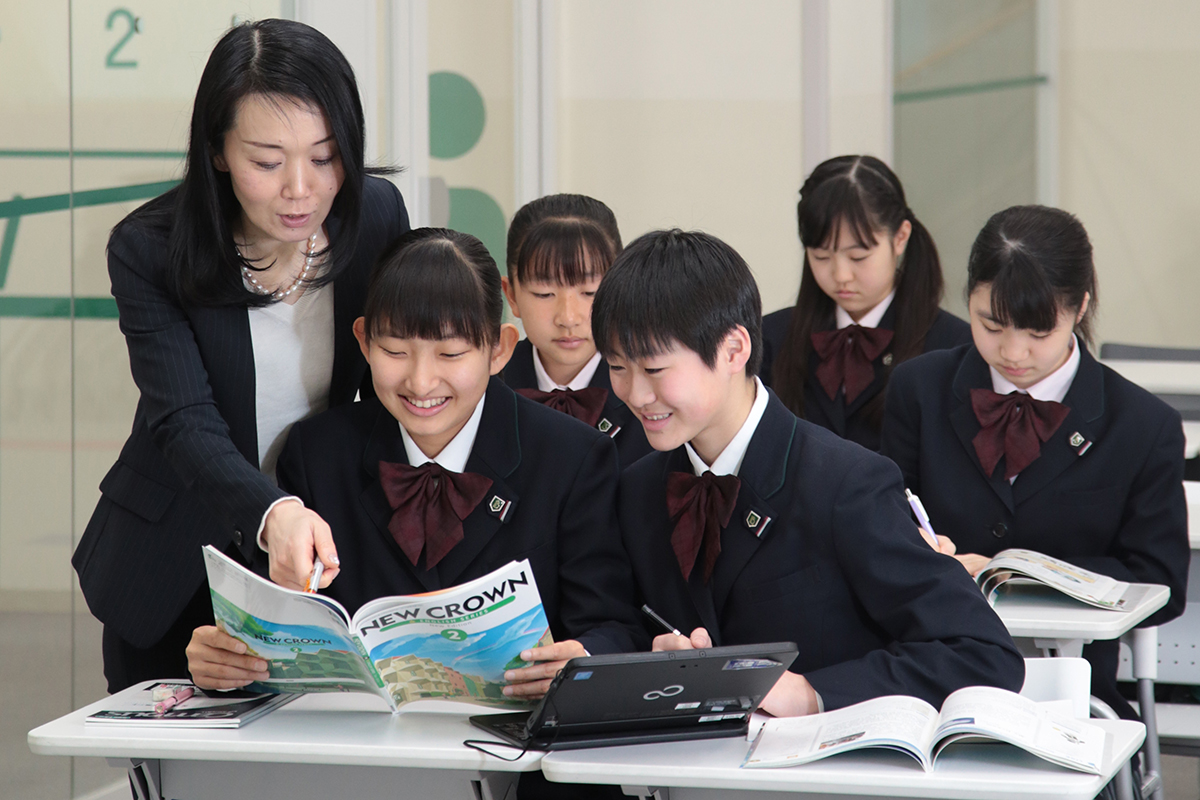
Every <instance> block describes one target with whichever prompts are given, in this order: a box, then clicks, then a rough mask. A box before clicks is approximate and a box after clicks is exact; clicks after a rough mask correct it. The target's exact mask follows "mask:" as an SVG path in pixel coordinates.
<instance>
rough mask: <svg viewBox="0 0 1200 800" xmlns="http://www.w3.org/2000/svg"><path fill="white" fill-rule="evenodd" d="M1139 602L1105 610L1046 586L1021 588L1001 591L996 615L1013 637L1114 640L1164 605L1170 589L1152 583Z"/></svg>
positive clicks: (997, 600) (1136, 584)
mask: <svg viewBox="0 0 1200 800" xmlns="http://www.w3.org/2000/svg"><path fill="white" fill-rule="evenodd" d="M1132 585H1133V586H1146V587H1149V588H1148V591H1147V592H1146V594H1145V595H1143V597H1142V599H1141V601H1140V602H1139V603H1138V604H1137V605H1136V606H1134V607H1133V608H1131V609H1130V610H1128V611H1109V610H1108V609H1104V608H1093V607H1092V606H1089V605H1087V604H1086V603H1082V602H1080V601H1078V600H1073V599H1072V598H1070V597H1067V596H1066V595H1065V594H1062V593H1061V592H1058V591H1056V590H1054V589H1050V588H1044V589H1043V588H1040V587H1024V586H1023V587H1021V589H1020V591H1019V592H1013V593H1012V594H1001V596H1000V597H998V598H997V599H996V606H995V608H996V614H997V615H998V616H999V617H1000V619H1001V620H1002V621H1003V622H1004V626H1005V627H1006V628H1008V632H1009V633H1010V634H1011V635H1013V636H1015V637H1037V638H1042V639H1086V640H1089V641H1095V640H1097V639H1099V640H1105V639H1117V638H1119V637H1120V636H1121V635H1122V634H1125V633H1127V632H1129V631H1130V630H1132V629H1133V628H1134V626H1136V625H1137V624H1138V623H1139V622H1141V621H1142V620H1144V619H1145V618H1146V617H1148V616H1150V615H1151V614H1153V613H1154V612H1155V611H1157V610H1158V609H1160V608H1162V607H1163V606H1165V605H1166V604H1167V600H1168V599H1169V598H1170V597H1171V590H1170V589H1169V588H1167V587H1166V586H1159V585H1157V584H1153V583H1147V584H1138V583H1135V584H1132Z"/></svg>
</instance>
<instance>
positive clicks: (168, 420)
mask: <svg viewBox="0 0 1200 800" xmlns="http://www.w3.org/2000/svg"><path fill="white" fill-rule="evenodd" d="M165 257H166V255H165V247H163V246H161V245H155V244H154V243H152V242H151V241H150V240H149V238H148V237H147V235H146V234H145V233H144V232H142V231H140V230H139V229H138V228H137V227H135V226H133V225H123V226H121V227H120V228H119V229H118V231H117V232H116V233H115V234H114V235H113V238H112V240H111V241H110V242H109V248H108V274H109V278H110V280H111V281H112V293H113V297H114V298H116V301H117V312H118V316H119V323H120V328H121V333H123V334H124V335H125V342H126V345H127V347H128V349H129V364H130V369H131V371H132V373H133V380H134V382H135V383H136V384H137V387H138V390H139V391H140V392H141V404H142V407H143V408H144V410H145V413H146V420H147V426H148V427H149V430H150V435H151V438H152V439H153V441H154V444H155V445H156V446H157V447H158V449H159V450H160V451H161V452H162V453H163V455H164V456H165V457H166V459H167V461H168V462H169V463H170V464H171V466H172V467H174V469H175V472H176V473H177V474H178V477H179V478H180V480H182V481H183V483H184V485H185V486H187V487H188V488H189V489H192V490H195V491H197V492H199V493H200V495H201V496H202V497H203V499H204V502H205V503H206V504H207V505H208V506H209V507H210V508H211V509H212V510H213V511H214V513H216V514H217V516H218V517H219V518H220V519H222V520H223V521H225V522H226V523H227V524H229V525H230V527H231V528H233V529H235V530H240V531H242V532H243V534H244V538H243V541H242V544H241V548H242V550H243V554H244V555H247V557H249V556H251V555H252V554H253V551H254V548H255V543H254V532H255V531H257V530H258V526H259V524H260V523H261V521H262V515H263V512H264V511H265V510H266V509H267V507H268V506H270V504H271V503H272V502H274V501H275V500H277V499H278V498H280V497H283V496H285V495H284V493H283V492H282V491H280V490H279V489H278V488H277V487H276V486H275V485H274V484H272V483H271V481H270V480H269V479H268V478H267V477H266V476H265V475H263V474H262V473H261V472H259V470H258V468H257V467H256V466H255V465H253V464H251V463H249V462H248V461H247V460H246V459H245V458H244V457H243V456H242V454H241V453H240V452H239V451H238V449H237V447H236V446H235V445H234V443H233V440H232V439H231V438H230V434H229V426H228V425H227V424H226V422H225V420H224V418H223V417H222V416H221V413H220V411H219V410H218V409H217V405H216V402H215V401H214V399H213V393H212V388H211V387H210V385H209V379H208V372H207V370H206V369H205V366H204V362H203V360H202V359H201V356H200V350H199V348H198V346H197V344H196V339H195V335H194V333H193V331H192V327H191V323H190V322H189V320H188V316H187V314H186V313H185V312H184V310H183V309H182V308H181V307H180V306H179V305H178V304H177V303H176V302H175V301H174V299H173V298H171V297H170V295H169V294H168V292H167V290H166V287H165V286H164V285H163V282H162V279H161V276H162V274H163V271H164V269H165V265H164V264H162V263H155V261H156V260H158V259H163V258H165Z"/></svg>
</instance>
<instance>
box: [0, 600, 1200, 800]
mask: <svg viewBox="0 0 1200 800" xmlns="http://www.w3.org/2000/svg"><path fill="white" fill-rule="evenodd" d="M68 631H69V632H70V635H64V633H65V632H68ZM72 640H74V641H75V642H76V643H77V647H76V654H77V656H76V658H77V663H75V664H74V665H73V664H72V663H71V647H70V643H71V641H72ZM0 642H4V651H3V658H0V720H3V724H0V776H3V779H4V781H3V783H4V787H5V788H4V797H5V798H11V800H72V798H74V799H75V800H85V798H86V800H119V799H120V798H123V797H128V789H127V788H126V786H125V784H124V773H123V771H122V770H118V769H114V768H112V767H109V766H108V764H107V763H106V762H105V761H104V760H103V759H99V758H76V759H69V758H52V757H47V756H36V755H34V754H33V753H31V752H30V751H29V747H28V745H27V744H26V741H25V736H26V733H27V732H28V731H29V730H30V729H31V728H35V727H37V726H38V725H40V724H42V723H43V722H47V721H49V720H51V719H53V718H55V717H58V716H61V715H62V714H65V713H67V712H68V711H70V710H71V709H72V708H75V707H78V706H81V705H84V704H86V703H89V702H92V701H93V700H96V699H99V698H100V697H103V696H104V694H105V689H104V678H103V675H102V674H101V669H100V625H99V623H97V622H96V621H95V620H94V619H93V618H92V617H91V615H90V614H88V613H87V611H86V608H85V609H84V610H83V611H82V613H77V614H76V615H74V619H72V615H71V614H68V613H47V612H41V613H38V612H28V611H2V612H0ZM72 689H73V691H72ZM46 698H54V699H53V700H52V701H50V702H49V703H48V702H47V700H46ZM1163 773H1164V776H1163V777H1164V786H1165V789H1166V796H1167V798H1168V800H1200V759H1195V758H1189V757H1185V756H1163Z"/></svg>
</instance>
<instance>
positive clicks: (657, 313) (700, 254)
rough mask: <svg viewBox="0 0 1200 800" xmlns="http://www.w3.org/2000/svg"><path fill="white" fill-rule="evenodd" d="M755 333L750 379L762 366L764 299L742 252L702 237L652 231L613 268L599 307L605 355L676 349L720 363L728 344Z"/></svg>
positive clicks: (596, 316)
mask: <svg viewBox="0 0 1200 800" xmlns="http://www.w3.org/2000/svg"><path fill="white" fill-rule="evenodd" d="M738 325H741V326H742V327H744V328H745V329H746V331H747V332H748V333H749V334H750V345H751V346H750V359H749V361H747V362H746V375H747V376H751V377H752V376H754V375H757V374H758V369H759V367H760V366H761V365H762V301H761V300H760V299H759V294H758V284H757V283H756V282H755V281H754V275H753V274H752V273H751V272H750V267H749V266H748V265H747V264H746V262H745V260H744V259H743V258H742V257H741V256H740V255H738V252H737V251H736V250H734V249H733V248H732V247H730V246H729V245H728V244H726V243H725V242H723V241H721V240H720V239H718V238H717V237H715V236H712V235H710V234H707V233H703V232H701V231H686V232H685V231H681V230H679V229H678V228H675V229H672V230H669V231H651V232H650V233H647V234H644V235H643V236H639V237H638V238H637V239H635V240H634V241H633V242H631V243H630V245H629V247H627V248H625V251H624V252H623V253H621V255H620V256H618V257H617V260H616V261H615V262H613V265H612V269H610V270H609V272H608V274H607V275H605V276H604V280H603V281H601V282H600V289H599V290H598V291H597V292H596V299H595V301H593V303H592V339H593V340H594V341H595V342H596V349H597V350H599V351H600V352H601V353H602V354H603V355H604V356H605V357H611V356H613V355H615V354H616V353H617V351H618V350H619V351H620V354H621V355H623V356H624V357H625V358H631V359H641V358H649V357H651V356H655V355H657V354H659V353H662V352H663V351H665V350H668V349H670V348H671V347H672V346H674V345H675V344H676V343H678V344H680V345H683V346H684V347H686V348H687V349H689V350H691V351H692V352H694V353H695V354H696V355H698V356H700V359H701V361H703V362H704V364H705V365H706V366H708V367H709V369H712V368H714V367H715V366H716V364H717V353H718V350H719V349H720V346H721V342H722V341H723V340H724V339H725V337H726V336H727V335H729V332H730V331H732V330H733V329H734V328H735V327H737V326H738Z"/></svg>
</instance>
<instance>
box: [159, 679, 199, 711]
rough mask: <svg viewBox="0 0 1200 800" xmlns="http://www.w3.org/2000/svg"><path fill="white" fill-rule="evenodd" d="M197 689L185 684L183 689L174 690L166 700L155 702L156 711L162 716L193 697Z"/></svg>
mask: <svg viewBox="0 0 1200 800" xmlns="http://www.w3.org/2000/svg"><path fill="white" fill-rule="evenodd" d="M195 691H196V690H195V689H193V688H192V687H191V686H185V687H183V688H182V689H179V690H177V691H174V692H172V693H171V696H170V697H168V698H167V699H166V700H160V701H159V702H157V703H155V704H154V713H155V714H157V715H158V716H160V717H161V716H162V715H163V714H166V713H167V712H168V711H170V710H171V709H172V708H174V707H175V706H177V705H179V704H180V703H182V702H183V701H184V700H187V699H188V698H189V697H191V696H192V695H193V694H194V693H195Z"/></svg>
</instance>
